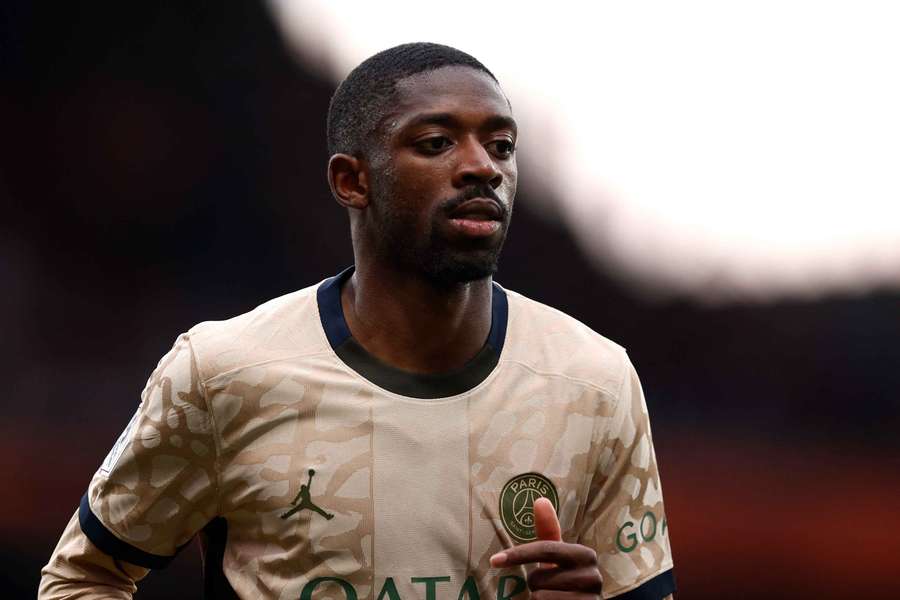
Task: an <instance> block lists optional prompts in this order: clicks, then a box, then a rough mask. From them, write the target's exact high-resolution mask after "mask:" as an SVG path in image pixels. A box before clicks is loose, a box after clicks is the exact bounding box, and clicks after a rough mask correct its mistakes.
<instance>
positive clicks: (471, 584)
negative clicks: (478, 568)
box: [378, 575, 481, 600]
mask: <svg viewBox="0 0 900 600" xmlns="http://www.w3.org/2000/svg"><path fill="white" fill-rule="evenodd" d="M463 596H468V597H469V600H481V594H479V593H478V584H476V583H475V578H474V577H472V576H471V575H469V576H468V577H466V582H465V583H464V584H462V587H461V588H459V597H457V599H456V600H463ZM378 600H381V599H380V598H379V599H378Z"/></svg>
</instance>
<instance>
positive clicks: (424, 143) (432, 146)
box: [416, 135, 453, 154]
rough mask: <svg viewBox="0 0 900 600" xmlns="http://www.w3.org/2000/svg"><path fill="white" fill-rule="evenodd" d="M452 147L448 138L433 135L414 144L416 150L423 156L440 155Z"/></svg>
mask: <svg viewBox="0 0 900 600" xmlns="http://www.w3.org/2000/svg"><path fill="white" fill-rule="evenodd" d="M452 145H453V142H452V141H450V138H447V137H445V136H443V135H435V136H432V137H428V138H425V139H424V140H419V141H418V142H416V148H418V149H419V151H420V152H424V153H425V154H440V153H441V152H443V151H444V150H446V149H447V148H449V147H450V146H452Z"/></svg>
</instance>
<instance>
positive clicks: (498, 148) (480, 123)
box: [328, 67, 517, 373]
mask: <svg viewBox="0 0 900 600" xmlns="http://www.w3.org/2000/svg"><path fill="white" fill-rule="evenodd" d="M397 88H398V91H397V97H396V102H395V103H392V104H393V105H394V106H395V109H394V110H393V111H392V112H391V113H390V114H389V115H388V116H387V118H385V119H384V120H383V127H382V130H383V131H382V132H380V137H381V139H380V140H379V143H380V144H382V150H381V151H376V152H373V153H371V154H370V155H369V156H366V157H355V156H349V155H346V154H336V155H334V156H332V157H331V160H330V161H329V164H328V178H329V183H330V185H331V189H332V193H333V195H334V197H335V199H336V200H337V201H338V203H339V204H341V205H342V206H345V207H347V208H348V209H349V213H350V224H351V233H352V238H353V254H354V259H355V264H356V270H355V273H354V274H353V276H352V277H351V278H350V280H349V281H348V282H347V284H345V285H344V288H343V290H342V298H341V300H342V304H343V308H344V315H345V318H346V319H347V325H348V326H349V328H350V331H351V332H352V333H353V337H354V338H356V340H357V341H358V342H359V343H360V344H361V345H362V346H363V347H364V348H365V349H366V350H367V351H368V352H369V353H370V354H372V355H374V356H375V357H377V358H378V359H380V360H381V361H382V362H384V363H386V364H389V365H391V366H393V367H396V368H398V369H402V370H405V371H410V372H414V373H444V372H448V371H452V370H454V369H458V368H460V367H462V366H463V365H464V364H465V363H466V362H468V361H469V360H470V359H471V358H472V357H474V356H475V354H477V353H478V351H479V350H480V349H481V347H482V346H483V345H484V342H485V340H486V339H487V336H488V332H489V331H490V327H491V279H490V277H486V278H483V279H479V280H475V281H468V282H460V283H457V284H452V283H451V284H446V285H436V284H435V282H434V281H431V280H430V279H429V278H428V277H425V276H423V274H422V273H421V270H420V269H419V268H418V265H414V264H408V263H405V262H404V261H402V260H395V259H394V258H393V257H391V256H385V252H384V251H383V250H382V249H381V248H379V240H380V239H381V238H382V237H383V218H382V216H383V215H382V214H381V213H380V212H379V211H378V210H375V208H376V207H375V206H373V194H374V191H373V184H374V183H375V181H374V180H377V179H378V177H377V174H375V171H382V172H383V171H389V172H390V173H391V181H390V182H389V183H390V185H389V189H388V190H386V192H387V194H388V196H389V201H390V202H392V203H393V204H394V206H395V209H396V210H397V211H399V212H400V213H401V214H402V216H403V217H404V218H405V221H406V224H407V228H408V231H407V232H406V235H407V236H408V238H409V240H408V241H407V243H408V244H410V245H414V244H417V243H419V242H421V241H422V240H425V239H427V238H429V237H430V236H431V235H433V234H435V232H436V234H437V235H439V236H440V237H441V238H442V239H443V240H445V241H446V243H447V245H448V246H449V248H450V250H451V251H452V252H455V253H456V254H460V255H465V254H466V253H472V254H476V255H477V254H479V253H481V254H484V253H490V252H492V251H497V252H498V251H499V245H500V244H502V241H503V240H502V236H492V237H490V238H488V239H480V240H474V241H473V240H471V239H466V238H464V237H462V236H459V235H455V232H454V231H452V230H451V228H450V227H449V226H448V223H447V221H448V220H447V219H446V217H445V216H444V215H442V214H441V212H440V210H439V207H440V205H441V204H442V203H443V202H445V201H446V200H447V199H448V198H452V197H454V196H457V195H459V194H460V193H461V192H463V191H464V190H466V189H469V188H472V187H473V186H479V185H482V186H484V185H487V186H489V187H490V188H491V189H492V190H493V191H494V193H495V194H496V196H497V198H498V199H499V200H500V202H501V203H502V204H503V205H504V206H505V208H506V211H507V212H506V215H507V217H506V218H507V219H508V215H509V213H510V212H511V208H512V203H513V198H514V196H515V191H516V176H517V170H516V161H515V156H514V153H512V152H510V148H511V147H512V145H513V144H514V143H515V134H516V132H515V122H514V121H512V113H511V111H510V107H509V103H508V101H507V100H506V97H505V96H504V95H503V92H502V91H501V90H500V88H499V86H498V85H497V84H496V83H495V82H494V81H493V80H492V79H491V78H490V77H488V76H487V75H485V74H483V73H480V72H479V71H476V70H474V69H470V68H467V67H445V68H442V69H437V70H435V71H430V72H426V73H419V74H416V75H413V76H411V77H408V78H406V79H404V80H402V81H401V82H399V83H398V85H397ZM447 116H450V117H452V119H451V120H448V119H446V118H445V117H447ZM431 117H435V118H434V119H432V118H431ZM437 117H440V118H437ZM497 119H500V121H497ZM498 125H502V126H498ZM382 191H385V190H382ZM504 230H505V226H504ZM461 258H462V259H464V258H465V256H462V257H461ZM423 332H427V335H423Z"/></svg>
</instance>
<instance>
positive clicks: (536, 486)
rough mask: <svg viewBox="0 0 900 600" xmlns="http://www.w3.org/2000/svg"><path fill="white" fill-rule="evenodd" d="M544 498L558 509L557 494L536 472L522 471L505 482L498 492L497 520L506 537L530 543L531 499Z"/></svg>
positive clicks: (533, 533)
mask: <svg viewBox="0 0 900 600" xmlns="http://www.w3.org/2000/svg"><path fill="white" fill-rule="evenodd" d="M538 498H547V499H548V500H550V502H552V503H553V508H554V510H556V511H557V512H559V496H558V495H557V493H556V486H554V485H553V482H552V481H550V480H549V479H547V478H546V477H544V476H543V475H541V474H540V473H522V474H521V475H516V476H515V477H513V478H512V479H510V480H509V481H507V482H506V485H504V486H503V491H502V492H500V520H501V521H503V527H504V528H505V529H506V532H507V533H508V534H509V536H510V537H511V538H512V539H514V540H515V541H517V542H519V543H522V542H533V541H534V540H536V539H537V534H536V533H535V530H534V501H535V500H537V499H538Z"/></svg>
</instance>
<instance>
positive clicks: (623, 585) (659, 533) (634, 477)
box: [578, 362, 675, 600]
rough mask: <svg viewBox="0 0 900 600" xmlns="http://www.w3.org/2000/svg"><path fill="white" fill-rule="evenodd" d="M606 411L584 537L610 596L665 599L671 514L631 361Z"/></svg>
mask: <svg viewBox="0 0 900 600" xmlns="http://www.w3.org/2000/svg"><path fill="white" fill-rule="evenodd" d="M626 367H627V368H626V372H625V374H624V378H623V380H622V382H621V386H620V390H619V393H618V396H617V398H614V399H613V401H614V403H615V404H614V405H613V406H612V407H609V406H607V408H606V412H605V413H604V414H602V415H601V416H600V417H598V418H599V419H600V423H599V431H598V435H597V436H596V448H595V456H597V461H596V465H595V468H596V471H595V473H594V474H593V480H592V483H591V486H590V492H589V497H588V499H587V505H586V508H585V513H584V517H583V521H582V524H581V527H580V528H579V539H578V541H579V543H582V544H584V545H586V546H590V547H591V548H594V550H596V551H597V555H598V563H599V566H600V571H601V574H602V576H603V592H604V597H618V598H622V599H623V600H625V599H627V600H644V599H646V600H660V599H662V598H664V597H665V596H666V595H671V593H672V592H674V591H675V584H674V575H673V572H672V551H671V547H670V545H669V531H668V520H667V517H666V513H665V508H664V506H663V498H662V489H661V485H660V478H659V470H658V468H657V463H656V456H655V452H654V449H653V440H652V437H651V433H650V419H649V415H648V413H647V406H646V402H645V400H644V395H643V392H642V390H641V385H640V381H639V379H638V377H637V373H636V372H635V371H634V368H633V367H632V366H631V363H630V362H627V365H626Z"/></svg>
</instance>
